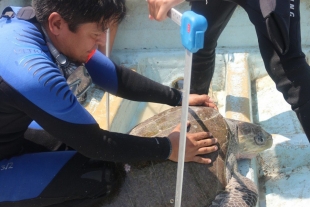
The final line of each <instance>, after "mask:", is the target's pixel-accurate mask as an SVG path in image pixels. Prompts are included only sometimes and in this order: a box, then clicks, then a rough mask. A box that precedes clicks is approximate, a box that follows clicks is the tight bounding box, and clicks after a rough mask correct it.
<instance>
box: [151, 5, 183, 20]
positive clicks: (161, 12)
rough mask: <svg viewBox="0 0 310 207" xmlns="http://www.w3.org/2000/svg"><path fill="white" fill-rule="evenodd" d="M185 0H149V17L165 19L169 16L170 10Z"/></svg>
mask: <svg viewBox="0 0 310 207" xmlns="http://www.w3.org/2000/svg"><path fill="white" fill-rule="evenodd" d="M183 1H184V0H147V2H148V8H149V12H150V14H149V18H150V19H155V20H157V21H163V20H164V19H166V18H167V13H168V11H169V10H170V9H171V8H172V7H174V6H176V5H178V4H180V3H182V2H183Z"/></svg>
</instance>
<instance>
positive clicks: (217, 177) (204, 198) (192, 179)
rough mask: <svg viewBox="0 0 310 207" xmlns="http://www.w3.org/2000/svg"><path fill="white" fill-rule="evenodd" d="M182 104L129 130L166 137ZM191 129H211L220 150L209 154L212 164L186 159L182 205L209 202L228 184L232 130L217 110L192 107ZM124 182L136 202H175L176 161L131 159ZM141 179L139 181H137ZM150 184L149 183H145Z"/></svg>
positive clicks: (178, 116) (135, 204) (129, 196)
mask: <svg viewBox="0 0 310 207" xmlns="http://www.w3.org/2000/svg"><path fill="white" fill-rule="evenodd" d="M181 111H182V108H181V107H174V108H171V109H169V110H167V111H164V112H162V113H160V114H158V115H156V116H153V117H152V118H150V119H148V120H146V121H144V122H143V123H141V124H139V125H138V126H136V127H135V128H134V129H133V130H132V131H131V132H130V134H132V135H137V136H144V137H167V136H168V135H169V134H170V133H171V131H172V130H173V129H174V128H175V127H176V126H177V125H178V124H179V123H180V121H181V113H182V112H181ZM188 120H189V121H190V123H191V125H190V127H189V132H201V131H210V132H211V133H212V134H213V136H214V137H216V138H217V139H218V143H219V144H218V145H219V150H218V151H216V152H213V153H211V154H208V155H207V156H208V157H211V158H212V160H213V163H212V164H210V165H205V164H198V163H185V166H184V175H183V176H184V181H183V195H182V206H209V205H210V204H211V202H212V201H213V200H214V198H215V196H216V194H217V193H218V192H219V191H222V190H224V189H225V186H226V184H227V183H226V174H225V169H226V166H225V165H226V157H227V148H228V143H229V139H230V138H231V137H230V135H231V133H230V131H229V129H228V128H227V124H226V122H225V119H224V118H223V117H222V116H221V115H220V114H219V113H218V111H216V110H214V109H212V108H208V107H189V113H188ZM129 166H130V170H129V171H128V173H127V176H126V180H125V183H124V186H123V187H125V188H127V189H126V191H128V192H130V193H128V199H130V200H131V201H133V202H134V205H133V206H174V197H175V185H176V175H177V163H175V162H172V161H169V160H167V161H163V162H143V163H129ZM137 181H138V182H137ZM146 184H147V186H145V185H146Z"/></svg>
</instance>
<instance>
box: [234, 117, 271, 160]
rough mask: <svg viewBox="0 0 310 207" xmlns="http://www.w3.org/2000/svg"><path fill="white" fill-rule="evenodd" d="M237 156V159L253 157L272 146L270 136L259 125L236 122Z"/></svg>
mask: <svg viewBox="0 0 310 207" xmlns="http://www.w3.org/2000/svg"><path fill="white" fill-rule="evenodd" d="M237 129H238V132H237V133H238V139H239V150H238V151H239V153H238V154H239V156H238V159H242V158H247V159H251V158H253V157H255V156H256V155H257V154H258V153H259V152H262V151H264V150H266V149H268V148H270V147H271V145H272V136H271V134H269V133H268V132H266V131H265V130H263V128H262V127H261V126H259V125H256V124H252V123H248V122H238V123H237Z"/></svg>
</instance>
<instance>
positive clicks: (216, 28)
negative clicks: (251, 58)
mask: <svg viewBox="0 0 310 207" xmlns="http://www.w3.org/2000/svg"><path fill="white" fill-rule="evenodd" d="M187 1H189V2H190V3H191V5H192V6H191V9H192V10H193V11H194V12H196V13H198V14H201V15H203V16H205V17H206V19H207V20H208V29H207V31H206V33H205V41H204V47H203V49H201V50H199V51H198V52H197V53H194V54H193V63H192V75H191V79H192V81H191V92H192V93H196V94H208V92H209V87H210V83H211V79H212V76H213V73H214V67H215V48H216V46H217V40H218V38H219V36H220V35H221V33H222V31H223V30H224V28H225V27H226V25H227V23H228V22H229V20H230V18H231V16H232V14H233V12H234V11H235V9H236V7H237V6H238V5H240V6H241V7H242V8H243V9H244V10H245V11H246V12H247V14H248V16H249V19H250V21H251V22H252V23H253V25H254V26H255V30H256V34H257V38H258V44H259V49H260V52H261V55H262V58H263V61H264V64H265V68H266V70H267V72H268V74H269V75H270V77H271V78H272V80H273V81H274V82H275V84H276V87H277V89H278V90H279V91H280V92H281V93H282V94H283V97H284V99H285V101H286V102H287V103H289V104H290V105H291V108H292V110H294V111H295V112H296V114H297V116H298V118H299V120H300V123H301V125H302V127H303V129H304V131H305V134H306V135H307V137H308V140H309V141H310V66H309V65H308V63H307V61H306V58H305V54H304V53H303V52H302V47H301V35H300V9H299V7H300V0H287V1H282V0H256V1H254V0H208V1H207V2H208V3H207V4H206V0H187Z"/></svg>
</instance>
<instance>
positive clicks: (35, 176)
mask: <svg viewBox="0 0 310 207" xmlns="http://www.w3.org/2000/svg"><path fill="white" fill-rule="evenodd" d="M125 12H126V7H125V3H124V0H116V1H115V0H114V1H112V0H99V1H92V0H67V1H62V0H54V1H49V0H37V1H36V0H35V1H33V7H26V8H18V7H7V8H6V9H5V10H4V11H3V13H2V17H1V19H0V45H1V50H0V57H1V60H0V183H1V184H0V206H1V207H4V206H9V207H17V206H18V207H20V206H22V207H34V206H75V207H77V206H90V205H91V204H93V203H94V202H97V201H98V199H100V198H101V197H103V196H105V195H107V194H108V193H109V192H110V191H111V190H113V187H114V186H115V183H116V180H117V178H116V177H117V176H116V174H115V164H114V163H115V162H129V161H142V160H166V159H170V160H172V161H177V151H178V140H179V127H177V128H176V129H174V130H173V132H172V133H171V134H170V135H169V136H168V137H164V138H159V137H155V138H149V139H145V138H143V137H136V136H131V135H126V134H121V133H114V132H109V131H105V130H102V129H100V128H99V126H98V124H97V123H96V121H95V120H94V118H93V117H92V116H91V115H90V114H89V113H88V112H87V111H86V110H85V109H84V108H83V106H81V105H80V104H79V102H78V101H77V99H76V97H75V95H76V94H75V93H74V92H73V91H75V90H76V88H75V89H74V84H73V86H72V85H70V86H69V85H68V83H67V79H68V80H69V79H70V77H72V74H75V71H80V72H81V71H82V73H83V74H84V77H82V78H80V79H79V81H81V84H80V85H83V84H84V83H85V87H87V85H88V84H89V79H90V77H91V79H92V81H93V83H95V84H97V85H99V86H101V87H102V88H103V89H105V90H106V91H108V92H110V93H112V94H115V95H117V96H120V97H123V98H127V99H131V100H135V101H149V102H157V103H163V104H169V105H171V106H175V105H178V104H179V103H180V100H181V98H182V95H181V93H180V92H179V91H178V90H176V89H172V88H170V87H167V86H164V85H161V84H159V83H156V82H154V81H152V80H150V79H148V78H145V77H143V76H141V75H139V74H138V73H135V72H132V71H131V70H129V69H126V68H123V67H121V66H118V65H116V64H114V63H113V62H111V61H110V60H109V59H108V58H106V57H105V56H104V55H102V54H101V53H100V52H98V51H97V50H96V48H97V47H98V45H100V44H104V43H102V39H104V38H103V36H104V35H105V29H106V28H107V27H108V25H109V24H110V23H115V22H117V23H118V22H120V21H121V20H122V19H123V18H124V16H125ZM84 63H85V65H84V66H82V68H81V67H79V68H80V69H78V68H77V67H75V66H78V65H81V64H84ZM84 67H86V68H87V71H86V70H85V68H84ZM76 68H77V69H76ZM71 81H72V80H71ZM72 83H74V81H72ZM82 83H83V84H82ZM80 85H78V88H79V87H80ZM70 89H72V90H70ZM83 91H84V89H83V87H82V89H81V90H80V89H79V90H78V92H77V94H79V93H80V92H81V93H82V92H83ZM75 92H76V91H75ZM190 104H191V105H204V106H210V107H216V106H215V105H214V103H213V102H212V101H211V100H210V99H209V97H208V96H207V95H191V96H190ZM33 120H34V121H35V122H36V123H37V124H39V125H40V126H41V127H42V128H43V129H44V131H42V130H39V131H40V132H36V130H29V129H27V128H28V125H29V124H30V123H31V122H32V121H33ZM215 143H216V138H213V137H212V135H211V134H209V133H206V132H202V133H195V134H190V133H188V134H187V146H186V158H185V159H186V161H193V162H198V163H204V164H208V163H210V160H209V159H208V158H202V157H201V156H199V155H200V154H206V153H210V152H214V151H215V150H217V147H216V146H215V145H214V144H215Z"/></svg>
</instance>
